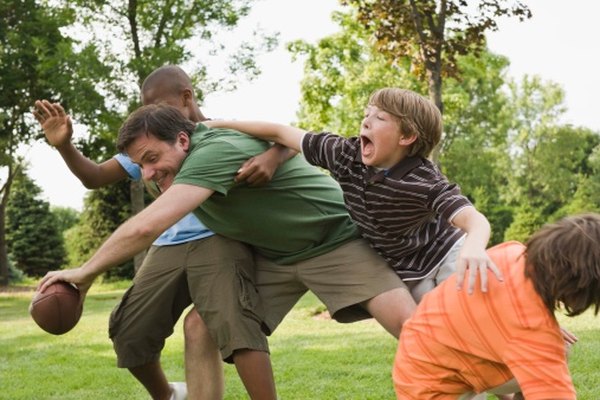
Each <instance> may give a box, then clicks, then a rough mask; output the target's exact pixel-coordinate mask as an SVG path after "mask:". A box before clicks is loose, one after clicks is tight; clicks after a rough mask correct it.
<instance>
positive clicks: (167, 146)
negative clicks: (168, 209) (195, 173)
mask: <svg viewBox="0 0 600 400" xmlns="http://www.w3.org/2000/svg"><path fill="white" fill-rule="evenodd" d="M189 146H190V139H189V137H188V135H186V134H185V133H183V132H180V133H178V134H177V139H176V141H175V143H173V144H171V143H168V142H165V141H163V140H160V139H157V138H156V137H155V136H153V135H140V137H138V138H137V139H135V140H134V141H133V142H132V143H131V144H130V145H129V146H128V147H127V155H129V158H131V160H132V161H133V162H134V163H136V164H138V165H139V166H140V168H141V169H142V178H143V179H144V180H147V181H154V182H155V183H156V185H157V186H158V188H159V189H160V191H161V192H164V191H165V190H167V189H168V188H169V187H170V186H171V185H172V184H173V180H174V179H175V176H176V175H177V173H178V172H179V169H180V168H181V164H182V163H183V161H184V160H185V158H186V156H187V151H188V149H189Z"/></svg>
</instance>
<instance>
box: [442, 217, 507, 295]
mask: <svg viewBox="0 0 600 400" xmlns="http://www.w3.org/2000/svg"><path fill="white" fill-rule="evenodd" d="M451 222H452V224H453V225H454V226H456V227H458V228H460V229H462V230H463V231H464V232H466V234H467V237H466V239H465V243H464V244H463V246H462V248H461V249H460V254H459V256H458V259H457V261H456V286H457V288H458V289H460V288H462V285H463V282H464V278H465V274H466V273H467V270H468V273H469V278H468V290H469V293H473V289H474V287H475V279H476V276H477V272H479V277H480V280H481V291H482V292H487V283H488V275H487V270H488V268H489V269H491V270H492V272H493V273H494V275H496V277H497V278H498V280H500V281H502V280H503V279H504V278H503V276H502V273H501V272H500V270H499V269H498V267H497V266H496V264H494V262H493V261H492V260H491V259H490V257H489V256H488V254H487V252H486V251H485V248H486V246H487V243H488V240H489V239H490V223H489V222H488V220H487V218H486V217H485V216H484V215H483V214H481V213H480V212H479V211H477V210H476V209H475V207H471V206H469V207H465V208H463V209H462V210H461V211H459V212H458V214H456V216H454V218H453V219H452V221H451Z"/></svg>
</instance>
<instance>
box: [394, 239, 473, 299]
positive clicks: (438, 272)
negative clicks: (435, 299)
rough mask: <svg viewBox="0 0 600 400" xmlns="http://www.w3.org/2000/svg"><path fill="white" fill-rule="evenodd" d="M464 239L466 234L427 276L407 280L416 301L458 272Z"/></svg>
mask: <svg viewBox="0 0 600 400" xmlns="http://www.w3.org/2000/svg"><path fill="white" fill-rule="evenodd" d="M464 241H465V237H464V236H463V237H462V238H460V239H458V240H457V241H456V243H454V246H452V247H451V248H450V250H449V251H448V254H446V257H444V258H443V259H442V261H441V262H440V263H439V265H438V266H437V268H435V269H434V270H433V271H432V272H431V273H430V274H429V275H427V276H426V277H425V278H423V279H421V280H418V281H408V282H406V285H407V286H408V289H409V290H410V294H411V295H412V297H413V299H415V303H417V304H419V303H420V302H421V299H422V298H423V296H425V294H426V293H428V292H430V291H432V290H433V289H434V288H435V287H436V286H438V285H439V284H440V283H442V282H443V281H445V280H446V279H448V277H450V275H452V274H453V273H455V272H456V260H457V259H458V254H459V253H460V249H461V247H462V245H463V243H464Z"/></svg>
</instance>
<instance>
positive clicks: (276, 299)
mask: <svg viewBox="0 0 600 400" xmlns="http://www.w3.org/2000/svg"><path fill="white" fill-rule="evenodd" d="M255 259H256V287H257V288H258V291H259V293H260V296H261V298H262V301H263V306H264V310H265V322H266V324H267V326H268V328H269V334H270V333H272V332H273V331H274V330H275V328H277V326H278V325H279V324H280V323H281V321H282V320H283V318H284V317H285V316H286V314H287V313H288V312H289V311H290V310H291V309H292V308H293V307H294V304H296V302H297V301H298V300H299V299H300V297H302V295H304V293H306V291H307V290H310V291H312V292H313V293H314V294H315V295H316V296H317V297H318V298H319V299H320V300H321V301H322V302H323V304H325V306H327V309H328V310H329V313H330V314H331V316H332V318H333V319H335V320H337V321H338V322H354V321H359V320H362V319H366V318H371V315H370V314H369V313H368V312H367V310H366V309H365V308H364V307H363V306H361V305H360V303H362V302H364V301H366V300H369V299H371V298H373V297H375V296H377V295H379V294H382V293H385V292H387V291H389V290H392V289H396V288H406V285H405V284H404V283H403V282H402V280H401V279H400V278H399V277H398V275H396V273H395V272H394V271H393V270H392V269H391V268H390V267H389V266H388V264H387V262H386V261H385V260H384V259H383V258H382V257H380V256H379V255H378V254H377V253H376V252H375V251H374V250H373V249H372V248H371V247H370V246H369V245H368V243H367V242H366V241H365V240H364V239H357V240H353V241H351V242H348V243H346V244H344V245H342V246H340V247H338V248H336V249H334V250H332V251H330V252H329V253H327V254H322V255H320V256H317V257H313V258H311V259H308V260H304V261H300V262H297V263H294V264H290V265H278V264H275V263H273V262H271V261H269V260H267V259H266V258H264V257H262V256H260V255H255ZM407 290H408V289H407Z"/></svg>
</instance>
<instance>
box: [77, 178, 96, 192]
mask: <svg viewBox="0 0 600 400" xmlns="http://www.w3.org/2000/svg"><path fill="white" fill-rule="evenodd" d="M80 181H81V183H82V184H83V186H84V187H85V188H86V189H89V190H93V189H98V188H99V187H100V185H98V184H96V183H95V182H93V181H90V180H87V179H86V180H84V179H81V180H80Z"/></svg>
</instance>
